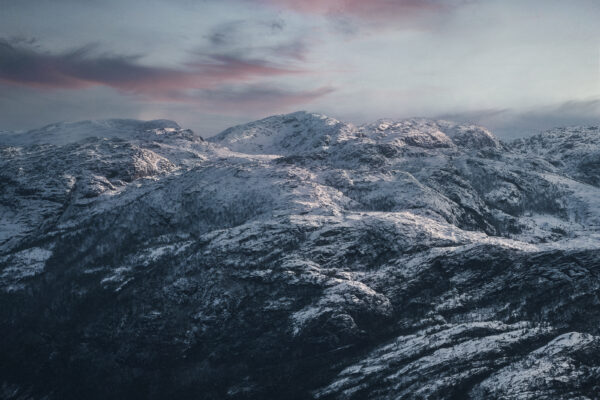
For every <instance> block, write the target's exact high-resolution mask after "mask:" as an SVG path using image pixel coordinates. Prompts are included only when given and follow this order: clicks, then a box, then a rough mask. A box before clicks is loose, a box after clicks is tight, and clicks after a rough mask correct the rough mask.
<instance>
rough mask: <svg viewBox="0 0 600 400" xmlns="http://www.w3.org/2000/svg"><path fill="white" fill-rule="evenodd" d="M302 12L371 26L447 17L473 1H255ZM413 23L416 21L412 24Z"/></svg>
mask: <svg viewBox="0 0 600 400" xmlns="http://www.w3.org/2000/svg"><path fill="white" fill-rule="evenodd" d="M252 1H259V2H261V3H264V4H268V5H271V6H274V7H279V8H285V9H290V10H293V11H296V12H299V13H304V14H313V15H327V16H334V17H336V16H344V17H352V18H354V19H356V20H360V21H363V22H368V23H376V24H378V23H383V24H389V23H394V22H399V21H402V22H404V23H407V22H408V23H410V22H415V23H416V22H417V21H416V20H417V19H420V18H422V17H427V16H429V15H432V14H438V15H439V14H443V13H444V12H447V11H450V10H452V9H453V8H455V7H457V6H458V5H461V4H466V3H468V2H471V1H472V0H462V1H461V0H370V1H365V0H305V1H298V0H252ZM411 20H412V21H411Z"/></svg>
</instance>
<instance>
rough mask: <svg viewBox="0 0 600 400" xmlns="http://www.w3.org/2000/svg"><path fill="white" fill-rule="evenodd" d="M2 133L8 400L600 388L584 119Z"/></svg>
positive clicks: (169, 125)
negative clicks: (532, 128)
mask: <svg viewBox="0 0 600 400" xmlns="http://www.w3.org/2000/svg"><path fill="white" fill-rule="evenodd" d="M61 132H67V133H66V134H65V135H63V134H62V133H61ZM65 137H68V138H71V142H67V141H66V140H65V139H64V138H65ZM4 138H5V139H6V140H5V141H4V142H3V141H2V139H3V136H0V144H1V143H4V144H5V145H4V146H2V147H0V289H1V291H0V302H1V303H0V304H1V305H2V307H0V322H1V323H0V335H1V337H2V340H0V354H1V357H0V398H4V399H81V398H88V399H96V398H97V399H106V398H131V399H134V398H144V399H146V398H150V399H166V398H182V399H187V398H190V399H224V398H231V399H310V398H318V399H366V398H368V399H397V398H406V399H462V398H473V399H490V398H503V399H564V398H573V399H595V398H597V397H598V393H600V304H599V298H598V295H599V293H600V232H599V227H600V187H599V184H598V182H599V180H598V177H599V176H600V175H599V169H598V168H597V167H598V165H600V164H599V160H600V152H599V149H600V133H599V132H598V129H597V128H594V127H591V128H570V129H564V130H555V131H552V132H547V133H544V134H542V135H540V136H538V137H534V138H532V139H528V140H523V141H519V142H515V143H513V144H503V143H501V142H500V141H498V140H497V139H496V138H495V137H494V136H493V135H491V134H490V133H489V132H488V131H486V130H485V129H483V128H480V127H476V126H465V125H455V124H452V123H448V122H444V121H427V120H407V121H399V122H396V121H384V120H382V121H378V122H376V123H374V124H369V125H365V126H360V127H355V126H352V125H349V124H345V123H342V122H339V121H336V120H334V119H331V118H327V117H324V116H320V115H315V114H307V113H295V114H290V115H284V116H276V117H271V118H268V119H265V120H262V121H257V122H254V123H251V124H248V125H244V126H239V127H234V128H231V129H228V130H227V131H225V132H223V133H222V134H220V135H218V136H217V137H215V138H213V139H211V140H210V141H209V142H206V141H203V140H202V139H200V138H199V137H197V136H195V135H193V134H192V133H191V132H190V131H187V130H183V129H181V128H180V127H179V126H178V125H177V124H175V123H173V122H171V121H152V122H137V121H131V120H111V121H100V122H81V123H77V124H58V125H53V126H51V127H46V128H43V129H40V130H36V131H34V132H33V133H32V134H31V135H30V136H27V135H26V134H11V135H7V136H5V137H4Z"/></svg>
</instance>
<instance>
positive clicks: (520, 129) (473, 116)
mask: <svg viewBox="0 0 600 400" xmlns="http://www.w3.org/2000/svg"><path fill="white" fill-rule="evenodd" d="M438 118H442V119H450V120H454V121H457V122H471V123H475V124H479V125H483V126H485V127H487V128H489V129H491V130H492V131H493V132H494V133H495V134H496V135H498V136H499V137H501V138H503V139H514V138H518V137H525V136H530V135H533V134H536V133H539V132H540V131H544V130H547V129H551V128H554V127H559V126H569V125H598V124H600V98H598V99H587V100H570V101H566V102H564V103H561V104H554V105H549V106H544V107H536V108H530V109H524V110H515V109H510V108H503V109H486V110H475V111H467V112H460V113H453V114H445V115H440V116H438Z"/></svg>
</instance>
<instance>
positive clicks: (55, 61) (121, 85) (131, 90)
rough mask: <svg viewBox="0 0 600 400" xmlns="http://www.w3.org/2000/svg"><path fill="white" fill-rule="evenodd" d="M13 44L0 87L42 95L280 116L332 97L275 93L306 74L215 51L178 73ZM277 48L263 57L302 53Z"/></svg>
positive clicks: (4, 57) (90, 53) (3, 46)
mask: <svg viewBox="0 0 600 400" xmlns="http://www.w3.org/2000/svg"><path fill="white" fill-rule="evenodd" d="M19 43H20V42H19ZM19 43H17V44H14V43H9V42H8V41H2V42H0V84H4V85H9V86H14V87H27V88H34V89H38V90H45V91H47V90H53V89H71V90H75V89H83V88H88V87H93V86H104V87H110V88H113V89H117V90H118V91H119V92H123V93H127V94H134V95H137V96H138V97H139V99H140V100H143V101H149V102H176V103H188V104H191V105H197V106H198V107H201V108H202V109H205V110H207V109H210V110H218V111H221V112H224V111H225V112H233V111H237V112H248V111H259V110H261V109H263V110H264V109H273V110H282V109H285V108H287V107H290V106H296V105H300V104H304V103H306V102H310V101H312V100H314V99H316V98H318V97H321V96H324V95H326V94H328V93H330V92H331V91H333V89H332V88H330V87H317V88H312V89H311V88H307V89H305V90H294V89H284V88H281V87H276V86H274V85H273V84H272V83H269V82H270V80H271V79H272V78H274V77H277V76H286V75H302V74H309V73H311V71H310V70H307V69H303V68H301V67H294V66H289V65H286V64H284V63H275V62H271V61H267V60H264V59H258V58H250V57H249V55H248V54H243V53H241V54H240V53H237V54H236V53H234V52H229V53H219V52H214V53H210V51H216V50H218V49H215V48H214V47H213V48H209V49H205V50H204V51H199V52H197V53H195V54H194V58H193V60H192V61H189V62H187V63H185V64H183V65H182V66H181V67H180V68H165V67H157V66H147V65H143V64H141V62H140V57H133V56H132V57H125V56H114V55H105V54H104V55H103V54H97V52H96V51H95V49H94V47H92V46H88V47H82V48H79V49H76V50H73V51H71V52H67V53H60V54H52V53H48V52H44V51H42V50H39V49H37V48H27V47H23V46H19ZM277 46H279V47H277ZM277 46H274V47H273V48H270V49H269V50H268V52H278V53H279V57H280V59H292V60H296V59H298V58H301V57H302V54H303V52H304V49H303V48H302V44H298V43H295V42H290V43H283V44H278V45H277ZM296 64H297V63H296Z"/></svg>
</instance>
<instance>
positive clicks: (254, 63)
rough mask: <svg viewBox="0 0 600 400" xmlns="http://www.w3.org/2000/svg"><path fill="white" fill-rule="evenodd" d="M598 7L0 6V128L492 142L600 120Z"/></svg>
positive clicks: (541, 1) (220, 2)
mask: <svg viewBox="0 0 600 400" xmlns="http://www.w3.org/2000/svg"><path fill="white" fill-rule="evenodd" d="M598 21H600V1H597V0H571V1H564V0H560V1H559V0H530V1H527V0H520V1H517V0H369V1H365V0H306V1H301V0H215V1H213V0H204V1H199V0H196V1H192V0H175V1H174V0H170V1H167V0H143V1H142V0H128V1H123V0H107V1H92V0H48V1H44V0H14V1H7V0H0V130H2V129H10V130H14V129H29V128H34V127H38V126H41V125H44V124H48V123H52V122H57V121H65V120H66V121H74V120H82V119H99V118H110V117H129V118H140V119H154V118H168V119H173V120H176V121H177V122H179V123H180V124H181V125H182V126H184V127H189V128H192V129H194V130H195V131H197V132H198V133H200V134H202V135H205V136H210V135H213V134H215V133H218V132H219V131H220V130H222V129H224V128H226V127H228V126H231V125H234V124H237V123H241V122H246V121H249V120H252V119H257V118H260V117H264V116H268V115H271V114H277V113H284V112H291V111H296V110H309V111H316V112H321V113H325V114H328V115H331V116H333V117H337V118H340V119H343V120H347V121H351V122H355V123H361V122H367V121H371V120H375V119H378V118H384V117H385V118H404V117H411V116H423V117H434V118H435V117H443V118H448V119H455V120H469V121H473V122H477V123H481V124H484V125H486V126H488V127H490V128H492V129H493V130H495V131H496V132H497V134H498V135H499V136H501V137H511V136H521V135H525V134H529V133H531V132H535V131H537V130H540V129H544V128H548V127H551V126H556V125H564V124H579V123H581V124H592V123H598V122H599V120H600V23H598Z"/></svg>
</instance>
